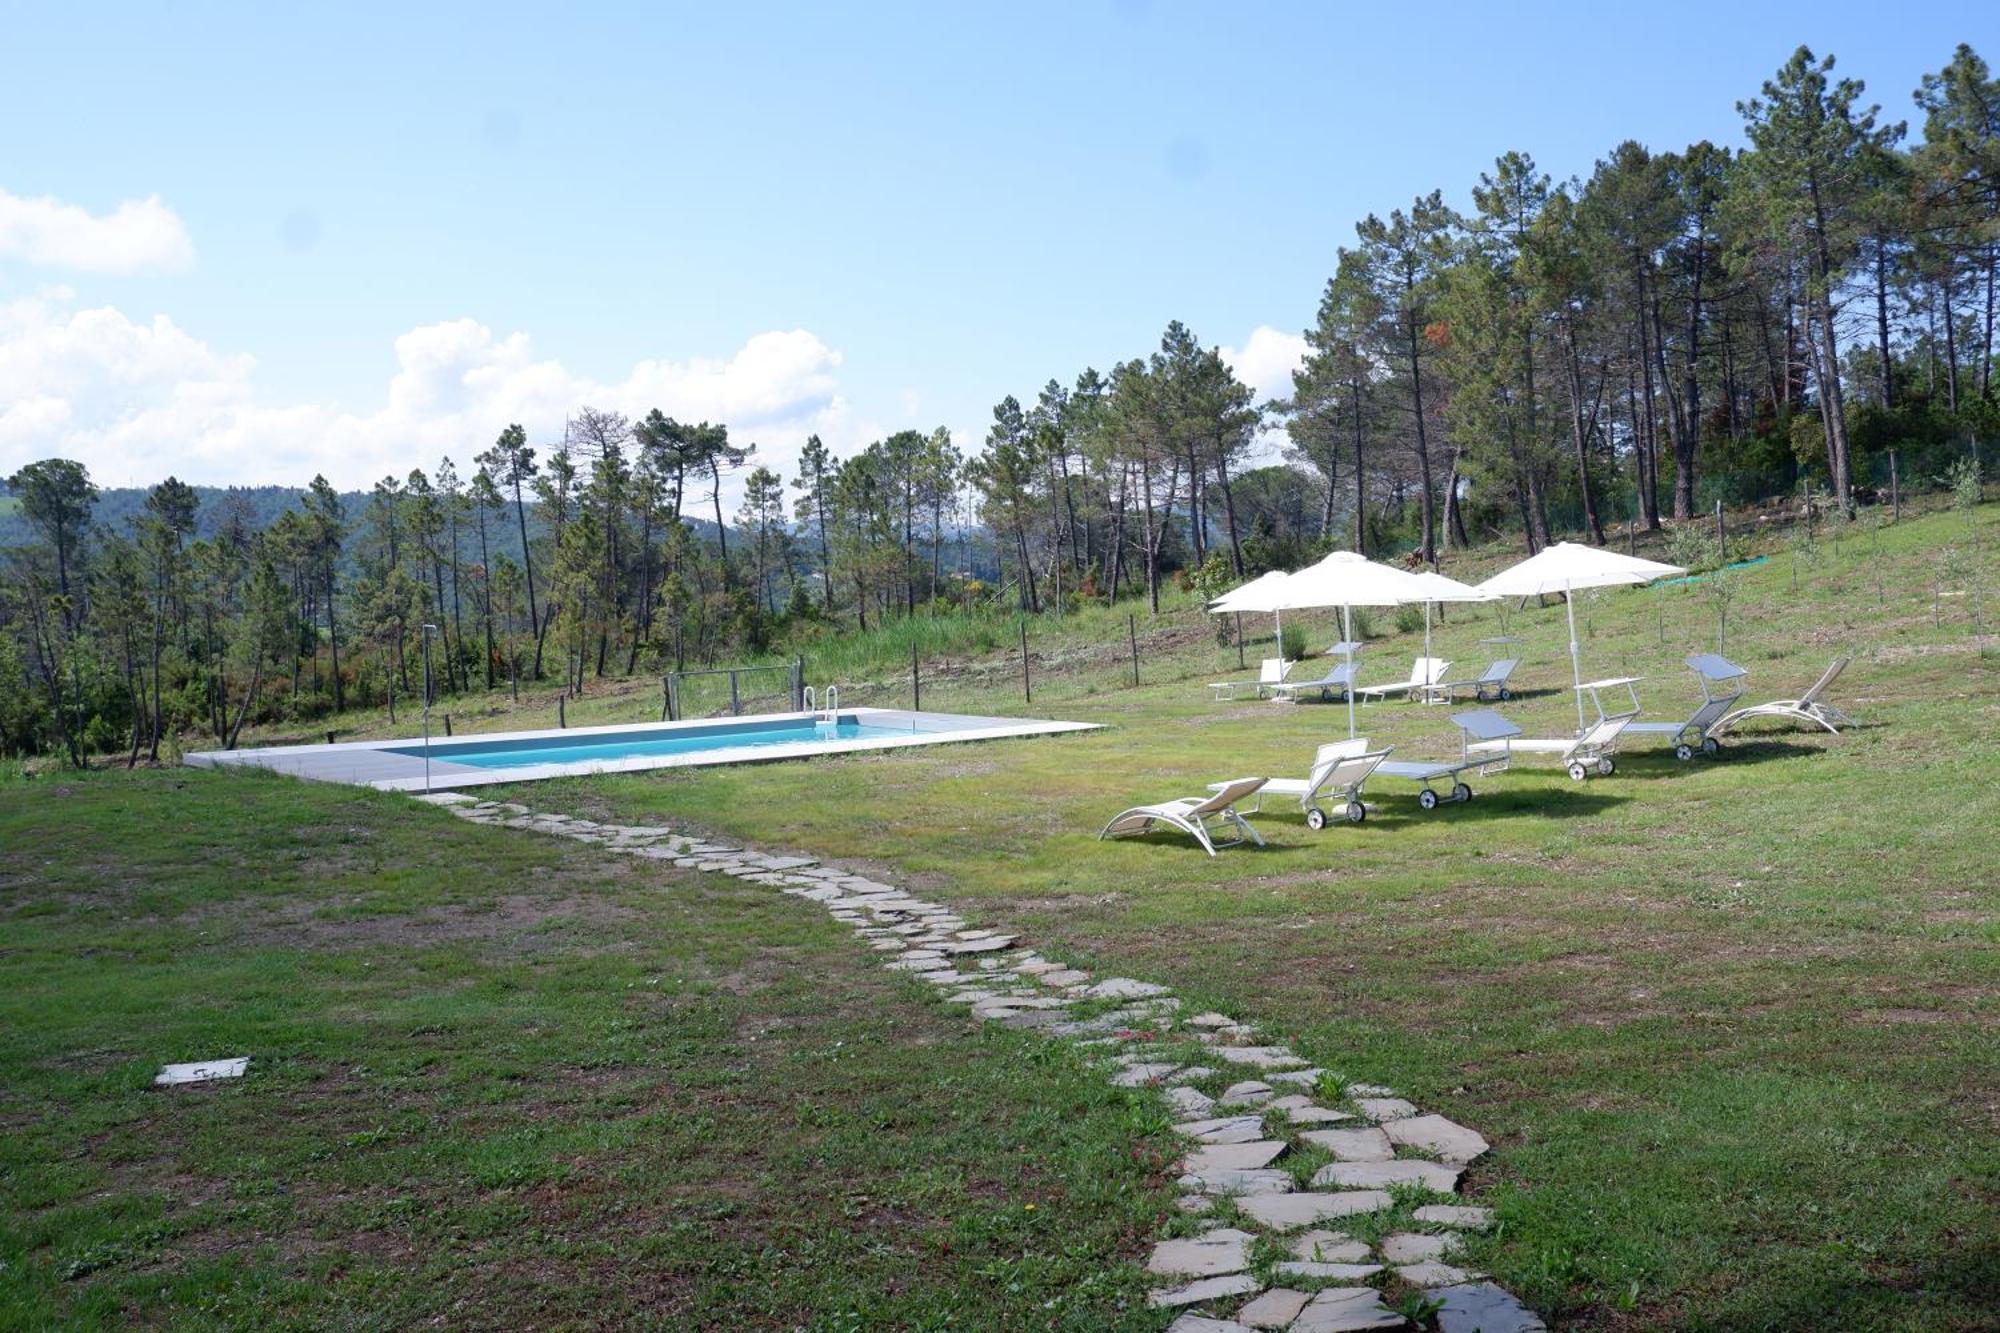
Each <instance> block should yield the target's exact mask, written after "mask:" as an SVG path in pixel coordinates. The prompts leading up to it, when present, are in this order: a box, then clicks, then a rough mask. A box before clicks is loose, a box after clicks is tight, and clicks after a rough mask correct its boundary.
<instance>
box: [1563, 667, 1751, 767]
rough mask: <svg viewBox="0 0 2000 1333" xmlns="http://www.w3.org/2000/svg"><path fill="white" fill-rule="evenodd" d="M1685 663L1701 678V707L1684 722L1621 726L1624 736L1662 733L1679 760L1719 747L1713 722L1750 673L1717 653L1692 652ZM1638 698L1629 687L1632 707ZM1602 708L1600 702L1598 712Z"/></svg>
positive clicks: (1730, 703) (1731, 702)
mask: <svg viewBox="0 0 2000 1333" xmlns="http://www.w3.org/2000/svg"><path fill="white" fill-rule="evenodd" d="M1687 664H1688V666H1689V668H1690V669H1692V670H1693V672H1694V674H1695V679H1697V680H1699V681H1700V682H1701V707H1699V708H1697V709H1695V710H1694V712H1693V714H1692V715H1690V716H1689V717H1688V719H1687V720H1686V721H1684V722H1632V723H1629V724H1627V725H1626V728H1625V734H1626V735H1628V736H1665V737H1666V738H1667V740H1668V743H1669V744H1671V745H1672V746H1673V747H1674V758H1676V759H1680V760H1688V759H1692V758H1694V757H1695V754H1696V752H1697V751H1699V752H1700V753H1702V754H1714V753H1715V752H1716V751H1718V750H1720V749H1721V748H1722V745H1721V743H1720V742H1718V741H1717V740H1716V739H1715V735H1714V731H1715V726H1716V724H1717V723H1718V722H1720V721H1721V720H1722V716H1723V714H1725V713H1727V712H1728V711H1729V710H1730V709H1731V708H1733V707H1735V705H1736V701H1737V700H1738V699H1741V698H1742V697H1743V679H1744V677H1746V676H1748V675H1749V674H1750V673H1749V672H1748V671H1745V670H1744V669H1743V668H1742V667H1740V666H1737V665H1736V663H1734V662H1732V661H1730V660H1729V659H1728V658H1726V657H1723V656H1721V655H1720V654H1718V653H1696V654H1694V655H1693V656H1692V657H1690V658H1688V660H1687ZM1723 691H1728V693H1723ZM1638 702H1639V696H1638V692H1637V691H1636V690H1635V691H1632V703H1633V705H1634V707H1636V706H1637V705H1638ZM1603 712H1604V709H1603V705H1602V704H1600V705H1599V706H1598V715H1599V716H1602V715H1603Z"/></svg>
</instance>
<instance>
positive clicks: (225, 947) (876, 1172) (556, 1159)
mask: <svg viewBox="0 0 2000 1333" xmlns="http://www.w3.org/2000/svg"><path fill="white" fill-rule="evenodd" d="M0 922H3V923H4V924H0V1130H3V1131H4V1133H0V1327H5V1328H46V1327H54V1326H66V1327H111V1326H124V1325H128V1324H133V1323H141V1324H147V1325H151V1326H158V1327H185V1328H211V1327H232V1326H233V1327H269V1326H273V1325H290V1326H314V1327H325V1326H335V1327H348V1328H391V1327H409V1326H412V1325H416V1324H419V1323H425V1322H438V1323H443V1324H447V1325H449V1326H451V1327H485V1328H518V1327H526V1326H536V1327H561V1326H571V1327H586V1326H587V1327H605V1326H620V1325H628V1324H635V1323H645V1324H652V1325H656V1326H661V1327H674V1328H694V1327H711V1328H712V1327H728V1328H756V1327H770V1328H793V1327H807V1326H810V1327H813V1328H819V1329H863V1328H881V1327H892V1326H893V1327H904V1328H938V1327H944V1326H946V1325H950V1326H952V1327H960V1326H965V1325H966V1323H967V1320H968V1318H972V1319H973V1320H975V1321H976V1323H977V1326H979V1327H982V1328H1051V1327H1058V1328H1074V1329H1098V1328H1121V1327H1132V1328H1142V1329H1151V1328H1156V1327H1157V1326H1158V1324H1159V1322H1160V1321H1159V1319H1158V1318H1157V1316H1156V1315H1155V1313H1154V1312H1151V1311H1147V1310H1145V1309H1144V1308H1143V1300H1142V1285H1143V1284H1142V1280H1141V1278H1140V1275H1139V1273H1138V1270H1137V1268H1136V1266H1134V1265H1132V1264H1129V1263H1122V1262H1120V1260H1121V1259H1124V1258H1127V1257H1130V1256H1133V1255H1136V1254H1137V1253H1139V1252H1140V1250H1141V1238H1142V1237H1143V1236H1145V1235H1148V1234H1150V1233H1151V1232H1152V1231H1153V1230H1154V1229H1155V1227H1156V1226H1157V1225H1158V1224H1159V1222H1160V1221H1161V1220H1162V1219H1163V1218H1164V1216H1165V1215H1166V1213H1167V1212H1168V1205H1169V1203H1170V1198H1169V1196H1168V1195H1167V1194H1166V1193H1165V1192H1164V1177H1163V1176H1162V1174H1161V1169H1162V1167H1163V1166H1164V1165H1165V1157H1164V1154H1165V1152H1166V1144H1165V1142H1164V1140H1163V1138H1162V1137H1161V1133H1160V1131H1161V1130H1162V1128H1163V1127H1162V1125H1161V1124H1160V1122H1159V1118H1158V1116H1157V1114H1156V1112H1155V1111H1154V1110H1153V1109H1152V1108H1151V1107H1150V1105H1149V1104H1148V1103H1147V1102H1145V1101H1144V1100H1143V1099H1141V1098H1140V1097H1139V1096H1138V1095H1137V1094H1132V1093H1122V1092H1117V1091H1114V1090H1112V1089H1110V1088H1108V1087H1106V1086H1105V1084H1104V1082H1103V1080H1102V1078H1101V1076H1099V1075H1096V1074H1094V1073H1090V1072H1088V1071H1086V1070H1083V1069H1082V1068H1080V1067H1079V1065H1078V1064H1077V1063H1076V1062H1075V1061H1074V1060H1073V1059H1072V1058H1070V1057H1069V1056H1067V1055H1065V1054H1063V1053H1061V1052H1059V1051H1052V1050H1051V1049H1050V1048H1048V1047H1047V1046H1046V1044H1044V1043H1041V1042H1038V1041H1036V1040H1035V1039H1033V1038H1030V1037H1026V1036H1019V1035H1016V1034H1009V1033H990V1032H984V1031H981V1032H977V1033H968V1029H967V1024H966V1022H965V1020H964V1019H963V1017H960V1016H950V1015H947V1014H946V1013H945V1012H944V1011H943V1010H942V1009H941V1008H940V1007H939V1006H938V1005H937V1003H936V1002H935V1001H934V1000H931V999H929V998H928V997H927V996H925V995H920V994H919V992H920V991H923V990H924V989H925V988H923V987H921V986H919V985H918V984H917V983H914V982H908V981H899V980H894V979H892V978H890V977H889V976H888V975H887V974H885V973H883V972H881V971H880V970H879V969H878V968H876V967H875V965H874V961H873V959H872V958H871V957H870V956H869V955H868V954H867V953H866V951H864V950H862V949H860V948H858V947H857V946H856V944H855V943H854V942H853V940H852V939H851V938H850V937H849V936H848V935H847V933H846V932H845V930H844V929H842V928H840V927H838V926H836V925H835V924H834V923H832V922H830V921H829V920H828V919H827V918H826V917H825V915H824V914H823V913H820V912H818V911H816V910H812V909H809V908H806V907H803V906H801V905H800V904H798V903H796V902H793V901H791V900H789V899H784V898H780V897H778V896H776V895H774V894H772V893H770V892H769V891H768V890H758V889H752V888H748V887H745V886H741V885H738V884H736V883H735V882H734V881H730V880H727V879H723V878H721V877H701V876H695V875H691V874H685V873H681V872H675V871H672V870H662V869H660V868H658V867H657V866H655V865H653V864H652V863H646V862H634V861H632V860H630V859H628V858H623V857H617V856H614V855H611V854H609V853H603V852H598V851H596V850H593V849H590V848H585V847H579V846H575V845H572V844H566V843H559V842H556V841H555V840H552V839H543V838H538V837H535V836H532V835H528V834H522V833H516V832H513V831H506V830H488V829H476V828H471V827H468V826H464V825H461V824H459V823H458V821H456V820H453V819H451V818H450V817H449V816H448V815H445V814H444V813H442V812H440V811H435V810H430V809H427V808H425V807H422V806H418V805H415V804H413V803H410V802H407V801H405V800H402V799H401V798H393V797H383V796H378V795H375V794H373V793H365V792H358V791H352V790H345V789H337V788H328V787H315V786H310V785H306V784H300V783H295V782H290V781H285V780H273V779H269V778H262V777H259V776H257V775H242V774H232V775H217V774H210V773H195V772H192V771H186V772H174V771H166V772H156V773H145V772H141V773H139V774H136V775H129V776H128V775H124V774H95V775H88V776H85V777H82V778H72V777H62V778H57V779H50V780H44V781H36V782H34V783H16V784H13V785H10V786H6V787H0ZM224 1054H249V1055H251V1056H252V1057H253V1062H252V1065H251V1072H250V1075H249V1077H248V1078H247V1079H245V1080H244V1081H243V1082H241V1083H236V1084H227V1085H214V1086H207V1087H197V1088H189V1089H182V1090H175V1091H160V1090H155V1089H153V1088H151V1087H150V1086H149V1082H150V1079H151V1077H152V1075H153V1073H154V1071H155V1070H156V1068H157V1067H158V1065H159V1064H160V1063H162V1062H164V1061H170V1060H186V1059H199V1058H204V1057H214V1056H219V1055H224ZM1135 1145H1136V1151H1135ZM968 1312H976V1313H972V1314H970V1315H969V1314H968Z"/></svg>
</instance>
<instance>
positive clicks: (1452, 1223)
mask: <svg viewBox="0 0 2000 1333" xmlns="http://www.w3.org/2000/svg"><path fill="white" fill-rule="evenodd" d="M1411 1216H1412V1217H1414V1218H1416V1219H1417V1221H1419V1222H1431V1223H1435V1224H1436V1225H1439V1226H1447V1227H1464V1228H1465V1229H1466V1230H1468V1231H1484V1230H1486V1229H1487V1228H1488V1227H1490V1226H1492V1225H1493V1210H1492V1209H1491V1208H1474V1207H1472V1206H1471V1205H1470V1204H1462V1203H1427V1204H1425V1205H1424V1206H1423V1207H1421V1208H1419V1209H1417V1210H1416V1211H1415V1212H1414V1213H1412V1214H1411Z"/></svg>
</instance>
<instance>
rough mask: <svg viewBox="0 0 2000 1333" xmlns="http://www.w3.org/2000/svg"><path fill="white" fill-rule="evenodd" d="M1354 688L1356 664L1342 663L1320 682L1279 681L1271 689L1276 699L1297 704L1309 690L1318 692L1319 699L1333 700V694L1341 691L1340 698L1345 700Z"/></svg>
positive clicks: (1320, 679)
mask: <svg viewBox="0 0 2000 1333" xmlns="http://www.w3.org/2000/svg"><path fill="white" fill-rule="evenodd" d="M1353 688H1354V663H1352V662H1342V663H1341V664H1340V665H1339V666H1337V667H1334V668H1333V669H1332V670H1330V671H1328V672H1327V673H1326V674H1325V675H1324V676H1321V677H1320V678H1319V679H1318V680H1282V681H1279V682H1278V683H1277V684H1276V685H1274V686H1272V687H1271V696H1272V697H1273V698H1276V699H1290V700H1292V701H1293V702H1297V700H1298V697H1299V696H1300V695H1301V694H1304V693H1305V692H1306V691H1308V690H1318V691H1319V697H1320V698H1322V699H1331V698H1332V697H1333V692H1334V691H1335V690H1339V691H1340V697H1341V698H1343V699H1344V698H1346V697H1347V692H1348V691H1349V690H1351V689H1353Z"/></svg>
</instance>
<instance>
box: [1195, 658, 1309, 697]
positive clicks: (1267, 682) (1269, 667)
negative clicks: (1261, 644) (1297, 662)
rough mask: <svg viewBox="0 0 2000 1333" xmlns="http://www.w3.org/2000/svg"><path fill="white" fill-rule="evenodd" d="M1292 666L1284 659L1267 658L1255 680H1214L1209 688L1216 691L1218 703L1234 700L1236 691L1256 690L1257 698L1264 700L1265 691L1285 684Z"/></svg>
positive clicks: (1259, 668)
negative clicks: (1287, 673)
mask: <svg viewBox="0 0 2000 1333" xmlns="http://www.w3.org/2000/svg"><path fill="white" fill-rule="evenodd" d="M1291 669H1292V664H1291V663H1290V662H1288V661H1286V660H1285V659H1284V658H1282V657H1267V658H1265V659H1264V660H1263V661H1262V662H1260V663H1259V664H1258V669H1257V679H1255V680H1212V681H1210V682H1209V683H1208V688H1209V689H1211V690H1214V691H1215V698H1216V700H1217V702H1221V701H1223V700H1227V699H1234V698H1235V697H1236V691H1238V690H1248V689H1255V690H1256V691H1257V697H1258V698H1260V699H1261V698H1263V697H1264V691H1265V690H1268V689H1271V688H1273V687H1274V686H1278V685H1282V684H1284V683H1285V673H1286V672H1287V671H1290V670H1291Z"/></svg>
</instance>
